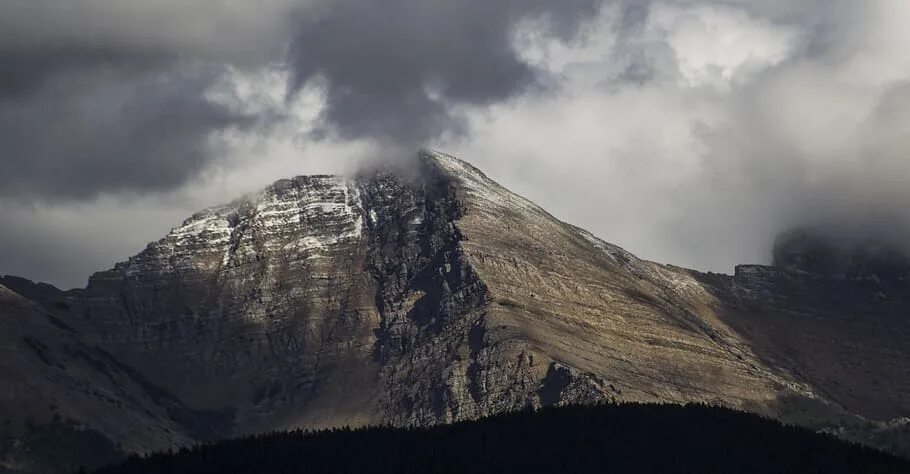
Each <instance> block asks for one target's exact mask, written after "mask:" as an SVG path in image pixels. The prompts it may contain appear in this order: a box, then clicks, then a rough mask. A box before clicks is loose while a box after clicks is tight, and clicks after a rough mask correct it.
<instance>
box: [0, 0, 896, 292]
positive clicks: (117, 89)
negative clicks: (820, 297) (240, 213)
mask: <svg viewBox="0 0 910 474" xmlns="http://www.w3.org/2000/svg"><path fill="white" fill-rule="evenodd" d="M420 148H432V149H437V150H440V151H444V152H447V153H450V154H454V155H456V156H458V157H460V158H463V159H465V160H468V161H470V162H471V163H473V164H474V165H475V166H477V167H479V168H481V169H483V170H484V171H485V172H487V174H488V175H490V176H491V177H493V178H494V179H496V180H497V181H499V182H500V183H501V184H503V185H505V186H507V187H509V188H511V189H512V190H514V191H516V192H518V193H520V194H523V195H525V196H526V197H528V198H530V199H532V200H534V201H535V202H537V203H538V204H540V205H541V206H543V207H544V208H545V209H547V210H549V211H550V212H551V213H552V214H554V215H556V216H557V217H559V218H560V219H563V220H565V221H568V222H570V223H572V224H575V225H579V226H581V227H584V228H586V229H589V230H590V231H592V232H594V233H595V234H596V235H598V236H600V237H602V238H604V239H605V240H608V241H610V242H613V243H616V244H618V245H621V246H623V247H625V248H626V249H628V250H630V251H632V252H634V253H636V254H638V255H639V256H642V257H644V258H648V259H651V260H656V261H660V262H664V263H672V264H676V265H681V266H687V267H691V268H696V269H700V270H711V271H718V272H724V273H730V272H732V271H733V266H734V265H736V264H738V263H767V262H769V261H770V250H771V247H772V243H773V241H774V238H775V236H776V235H778V234H779V233H780V232H782V231H785V230H788V229H790V228H793V227H805V226H812V227H818V228H822V229H826V231H828V232H830V233H832V234H836V235H838V236H846V237H845V238H860V237H869V236H871V237H874V238H877V239H883V240H887V241H889V242H891V243H894V244H896V245H898V246H903V247H902V248H906V247H907V246H910V236H908V232H907V230H908V229H910V206H908V205H907V204H908V203H910V185H908V184H910V157H908V156H907V153H908V150H910V2H908V1H906V0H865V1H862V2H857V1H855V0H825V1H822V0H749V1H746V0H724V1H720V0H718V1H688V0H498V1H496V2H490V1H488V0H444V1H443V0H384V1H382V2H378V1H374V2H368V1H359V0H256V1H251V0H160V1H156V2H147V1H139V0H122V1H119V2H110V1H103V0H68V1H66V2H60V1H57V0H6V1H4V2H2V3H0V274H15V275H21V276H25V277H28V278H32V279H35V280H40V281H48V282H51V283H54V284H56V285H58V286H61V287H64V288H71V287H82V286H84V285H85V283H86V281H87V278H88V276H89V275H90V274H91V273H92V272H94V271H99V270H103V269H105V268H110V267H111V266H113V264H114V263H115V262H117V261H121V260H124V259H126V258H128V257H129V256H130V255H133V254H135V253H137V252H139V251H140V250H142V248H144V246H145V245H146V244H147V243H148V242H150V241H153V240H156V239H158V238H161V237H162V236H163V235H165V234H166V233H167V231H168V230H169V229H170V228H172V227H174V226H176V225H178V224H179V223H180V222H181V221H182V220H183V219H185V218H186V217H188V216H189V215H191V214H192V213H194V212H195V211H197V210H199V209H201V208H203V207H206V206H210V205H216V204H219V203H224V202H228V201H231V200H233V199H234V198H236V197H238V196H240V195H242V194H244V193H247V192H251V191H254V190H256V189H259V188H261V187H263V186H265V185H267V184H268V183H271V182H272V181H275V180H277V179H280V178H283V177H288V176H294V175H300V174H309V173H349V172H351V171H352V170H355V169H356V168H357V166H358V164H359V163H362V162H363V161H364V160H375V159H380V160H403V159H408V158H409V157H412V156H413V155H414V154H415V153H416V151H417V150H418V149H420Z"/></svg>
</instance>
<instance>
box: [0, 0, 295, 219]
mask: <svg viewBox="0 0 910 474" xmlns="http://www.w3.org/2000/svg"><path fill="white" fill-rule="evenodd" d="M262 5H264V6H267V7H268V8H265V9H264V10H258V9H257V7H255V6H253V5H246V4H245V2H243V4H233V3H232V4H227V3H225V2H222V1H219V0H187V1H176V0H173V1H172V0H164V1H159V2H154V3H152V2H128V1H125V2H116V3H107V2H97V1H94V0H71V1H68V2H66V5H63V4H59V3H57V2H47V1H43V0H28V1H26V0H10V1H9V2H3V3H2V4H0V197H7V198H10V197H27V198H29V199H48V200H54V201H60V200H67V199H86V198H92V197H94V196H97V195H99V194H102V193H117V192H128V193H145V192H162V191H170V190H173V189H175V188H177V187H179V186H180V185H183V184H184V183H186V182H187V180H189V179H192V178H193V177H195V176H197V175H198V173H199V172H200V171H201V170H203V169H204V168H205V167H206V166H207V165H208V164H210V163H212V162H214V161H215V160H216V159H217V158H218V155H219V150H218V149H217V147H213V146H212V140H211V138H212V136H213V134H217V133H220V132H223V131H226V130H230V129H232V128H236V127H248V126H250V125H251V124H253V123H254V122H257V121H258V118H254V117H248V116H245V115H243V114H239V113H236V112H234V111H231V110H228V108H227V107H225V106H224V105H223V104H218V103H215V102H213V101H211V100H209V99H208V98H207V97H206V92H207V91H208V90H209V89H210V88H211V87H212V86H213V84H215V83H216V82H217V81H218V80H219V78H220V77H222V73H223V71H225V70H226V68H227V67H228V66H229V65H237V66H239V67H258V66H261V65H262V64H266V63H268V62H269V61H274V60H276V59H280V55H279V54H278V53H279V52H280V46H281V45H282V44H283V42H285V41H286V39H285V38H282V35H286V33H285V32H284V30H283V26H282V25H283V24H284V23H283V22H284V20H282V19H281V18H283V17H284V16H285V15H283V13H284V12H286V11H288V9H289V8H290V3H289V2H287V1H284V0H265V1H264V3H262V4H261V6H262Z"/></svg>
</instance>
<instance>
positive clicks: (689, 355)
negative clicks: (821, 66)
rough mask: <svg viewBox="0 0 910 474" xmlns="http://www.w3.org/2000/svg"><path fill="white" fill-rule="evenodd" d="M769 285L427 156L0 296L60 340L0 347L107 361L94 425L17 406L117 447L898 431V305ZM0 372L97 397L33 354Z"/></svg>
mask: <svg viewBox="0 0 910 474" xmlns="http://www.w3.org/2000/svg"><path fill="white" fill-rule="evenodd" d="M788 268H789V267H782V268H773V267H740V268H739V269H738V270H737V274H736V275H735V276H732V277H730V276H723V275H703V274H699V273H697V272H693V271H689V270H685V269H680V268H676V267H670V266H665V265H660V264H657V263H653V262H647V261H643V260H640V259H638V258H636V257H635V256H633V255H631V254H629V253H628V252H626V251H624V250H622V249H620V248H618V247H615V246H613V245H610V244H608V243H606V242H603V241H601V240H599V239H597V238H596V237H594V236H592V235H591V234H589V233H587V232H585V231H583V230H581V229H578V228H576V227H573V226H570V225H568V224H565V223H563V222H560V221H559V220H557V219H555V218H553V217H552V216H550V215H549V214H547V213H546V212H545V211H544V210H542V209H540V208H539V207H537V206H536V205H534V204H533V203H531V202H529V201H527V200H526V199H524V198H522V197H520V196H517V195H515V194H513V193H511V192H509V191H508V190H506V189H504V188H502V187H501V186H499V185H498V184H496V183H495V182H493V181H492V180H490V179H489V178H487V177H486V176H485V175H484V174H483V173H482V172H480V171H479V170H477V169H475V168H473V167H471V166H470V165H469V164H467V163H465V162H463V161H460V160H457V159H455V158H453V157H450V156H447V155H444V154H440V153H433V152H426V153H422V154H421V156H420V159H419V160H418V161H416V162H415V163H414V169H411V170H407V171H405V170H403V169H384V170H372V171H365V172H363V173H361V174H360V175H358V176H355V177H351V178H341V177H331V176H311V177H298V178H294V179H290V180H282V181H279V182H276V183H275V184H273V185H272V186H270V187H269V188H267V189H266V190H264V191H263V192H261V193H258V194H255V195H251V196H246V197H244V198H242V199H239V200H237V201H235V202H233V203H231V204H229V205H226V206H221V207H216V208H212V209H208V210H205V211H202V212H200V213H198V214H196V215H194V216H192V217H191V218H189V219H187V220H186V221H185V222H184V223H183V224H182V225H181V226H179V227H177V228H175V229H174V230H172V231H171V232H170V233H169V234H168V235H167V236H166V237H165V238H163V239H162V240H160V241H158V242H155V243H152V244H150V245H149V246H148V248H146V249H145V250H144V251H142V252H141V253H139V254H138V255H137V256H135V257H133V258H131V259H130V260H129V261H127V262H123V263H120V264H117V265H116V266H115V267H114V268H113V269H112V270H109V271H106V272H101V273H98V274H96V275H94V276H93V277H92V278H91V280H90V283H89V286H88V287H87V288H86V289H85V290H79V291H73V292H60V291H58V290H56V289H53V288H51V287H47V286H40V285H35V284H32V283H31V282H27V281H24V280H21V279H14V278H4V279H2V280H0V283H2V284H4V285H6V286H8V287H9V289H11V290H12V291H9V290H6V291H7V297H8V298H14V299H15V300H16V301H18V302H20V303H17V304H16V305H12V303H6V304H4V305H3V308H5V310H0V322H2V323H4V324H12V323H10V321H13V320H14V319H13V318H26V319H29V320H35V321H43V319H41V318H45V319H46V320H48V321H51V319H47V318H53V319H52V320H53V321H60V322H61V323H62V324H65V325H66V327H67V328H69V329H68V330H66V331H62V330H60V329H59V328H58V329H54V331H57V333H60V334H57V335H53V336H51V335H48V333H47V331H48V330H49V329H47V328H48V327H50V326H47V324H45V323H42V324H43V325H44V326H42V327H44V328H45V329H41V328H30V329H28V328H26V329H23V330H22V331H19V332H15V333H13V332H9V333H7V332H4V333H2V334H0V343H2V344H3V346H2V347H4V348H6V349H7V350H8V351H9V352H12V353H17V354H18V353H20V352H21V353H23V354H28V353H29V352H28V350H27V348H26V346H27V345H28V343H27V342H24V341H26V340H36V341H39V342H41V343H43V344H46V345H48V346H49V347H50V345H51V342H46V341H52V342H53V341H57V340H58V339H60V338H63V339H61V340H66V341H70V342H61V343H58V342H53V344H63V345H67V344H81V345H83V346H85V347H91V348H92V351H98V352H97V353H98V354H101V353H103V354H105V355H104V356H103V357H104V359H103V360H109V361H111V362H110V364H116V367H117V369H116V371H119V372H116V373H117V375H115V376H112V377H109V378H108V379H107V380H109V381H106V382H104V383H106V384H108V385H110V386H111V389H110V390H111V391H115V390H121V391H123V390H125V391H126V392H125V393H126V394H128V395H129V396H128V397H127V398H129V402H126V401H116V402H110V403H115V404H116V405H117V406H118V410H120V412H116V413H115V414H112V415H111V416H109V417H106V420H105V421H103V422H102V421H99V419H98V417H97V416H96V413H97V411H93V410H97V409H99V407H103V406H106V405H105V404H106V403H108V401H106V399H105V398H104V397H103V396H101V395H98V394H93V393H91V392H89V393H87V394H83V392H80V391H79V390H76V389H75V388H73V387H72V386H70V385H66V386H59V385H53V386H51V385H49V386H47V387H44V388H42V389H41V390H39V391H37V392H35V396H34V397H29V398H30V399H32V401H35V403H37V404H36V405H35V406H40V404H41V403H45V402H47V401H49V400H51V399H55V400H56V399H57V398H64V399H70V398H72V399H76V398H78V397H84V398H85V401H84V402H80V403H81V405H78V406H76V405H73V407H72V408H71V409H68V410H66V411H65V412H64V413H63V414H62V415H61V419H66V420H68V422H71V423H72V424H74V426H78V427H79V429H81V430H92V431H93V432H95V433H98V436H99V437H100V438H101V439H106V440H110V441H111V442H112V443H117V444H119V445H120V448H121V449H120V450H121V451H124V452H137V451H138V452H142V451H147V450H150V449H160V448H161V447H163V446H177V445H181V444H185V443H190V442H193V441H198V440H204V439H209V438H213V437H225V436H231V435H238V434H247V433H255V432H262V431H268V430H275V429H285V428H292V427H300V426H306V427H322V426H333V425H345V424H347V425H357V424H366V423H380V422H388V423H394V424H401V425H409V424H431V423H439V422H451V421H456V420H462V419H470V418H475V417H478V416H483V415H487V414H491V413H497V412H501V411H506V410H514V409H521V408H525V407H534V406H542V405H553V404H567V403H576V402H593V401H663V402H677V403H683V402H692V401H698V402H708V403H716V404H722V405H726V406H731V407H735V408H740V409H745V410H750V411H757V412H760V413H764V414H768V415H773V416H777V417H781V418H784V419H787V420H791V421H796V422H800V423H804V424H810V425H812V426H813V427H817V428H819V429H840V428H843V427H845V426H847V427H848V428H849V429H854V428H855V430H859V431H862V430H866V431H863V432H868V429H872V428H875V426H876V425H874V423H873V422H872V421H867V420H866V419H867V418H868V419H873V420H875V419H880V420H883V421H884V420H887V419H891V418H895V417H898V416H903V415H906V414H907V413H908V411H910V408H908V407H910V387H908V386H906V383H907V380H910V376H908V375H910V374H907V370H908V367H910V354H908V347H907V343H906V341H908V340H910V337H908V336H910V334H908V326H910V323H908V318H906V317H905V316H904V317H901V314H905V310H906V308H907V306H906V304H905V303H904V302H905V301H906V300H904V299H898V298H899V296H898V295H899V293H896V292H894V291H889V292H888V293H887V294H885V295H884V296H877V295H873V296H869V298H871V299H868V301H867V299H864V298H865V297H866V296H868V295H867V294H866V293H867V291H866V289H856V290H855V291H857V292H859V293H861V294H862V295H864V296H863V298H859V297H857V298H853V297H850V298H852V299H850V300H849V302H848V303H844V302H843V301H840V302H838V303H837V304H832V303H831V302H830V301H829V296H828V295H830V291H831V290H830V289H831V288H832V286H830V281H829V280H830V277H829V276H826V277H824V278H822V279H815V278H814V277H806V276H805V275H804V274H803V273H799V272H795V271H794V270H792V269H788ZM825 278H827V279H825ZM864 281H865V280H864ZM842 283H843V285H845V286H844V287H849V288H852V289H855V288H859V287H857V285H856V282H855V281H852V280H849V281H846V280H845V281H844V282H842ZM834 288H837V289H838V290H837V291H838V294H841V293H842V291H841V289H842V288H841V287H840V286H835V287H834ZM888 288H891V287H888ZM851 291H852V290H851ZM851 294H852V293H851ZM903 294H906V293H903ZM902 297H903V296H900V298H902ZM26 298H27V299H28V300H27V299H26ZM843 298H847V297H846V296H844V297H843ZM29 300H30V301H29ZM10 301H12V300H10ZM13 306H15V307H17V308H18V307H23V308H25V307H27V308H30V309H27V310H21V309H17V310H15V311H13V310H11V309H9V308H12V307H13ZM859 308H862V317H860V316H858V313H857V311H860V309H859ZM25 313H28V314H30V316H26V315H25ZM39 313H40V314H42V315H44V316H42V317H38V316H35V315H34V314H39ZM879 313H886V314H885V315H884V316H882V315H881V314H879ZM831 321H833V322H831ZM51 326H53V325H51ZM61 331H62V332H61ZM826 331H827V332H826ZM64 333H65V334H64ZM55 334H56V333H55ZM23 344H25V345H26V346H23ZM55 347H56V346H55ZM826 351H827V352H826ZM30 353H32V354H36V353H35V351H34V350H31V352H30ZM819 353H821V354H823V355H822V356H821V357H818V356H817V354H819ZM98 357H101V356H98ZM86 363H88V362H86ZM88 364H89V366H93V364H91V363H88ZM8 365H9V366H10V367H13V368H14V369H15V370H16V371H18V372H16V373H18V374H20V375H18V377H20V379H31V378H32V377H45V375H43V374H45V373H51V372H53V373H57V372H60V371H62V372H60V374H58V375H55V377H58V379H59V377H65V378H68V380H69V379H72V380H82V381H83V383H88V384H92V383H94V382H92V380H93V379H91V378H90V376H89V375H85V374H84V373H83V372H84V371H82V369H77V368H75V366H74V368H72V369H71V368H70V367H69V366H67V368H60V367H58V366H57V365H55V363H54V362H53V361H51V359H48V360H44V359H42V358H41V357H40V356H37V355H35V357H32V358H31V359H30V360H29V361H28V363H27V364H26V362H9V363H8ZM94 365H97V364H94ZM86 370H88V369H86ZM108 372H110V373H114V372H115V369H111V370H108ZM6 373H7V372H4V374H6ZM8 373H11V374H12V373H13V372H10V371H8ZM29 374H32V375H29ZM39 374H42V375H39ZM13 376H14V375H3V380H9V377H13ZM73 383H75V382H73ZM124 387H127V388H124ZM129 387H132V388H129ZM156 397H157V398H156ZM9 400H11V401H12V402H15V403H20V402H22V397H17V396H12V397H11V398H9ZM80 400H81V399H80ZM12 402H11V403H10V404H6V403H4V405H3V406H2V407H0V423H3V422H4V420H6V419H14V418H16V416H14V414H13V412H14V411H16V409H15V403H12ZM22 403H24V402H22ZM30 403H31V402H30ZM876 407H880V408H876ZM881 407H884V408H881ZM35 413H44V412H42V410H41V409H36V411H35ZM143 417H144V418H143ZM45 418H46V417H45ZM35 419H36V421H35V422H34V423H36V424H37V425H36V426H50V425H49V422H48V420H46V419H42V418H41V417H36V418H35ZM144 419H149V420H153V422H142V423H143V424H142V426H144V427H145V428H144V429H143V430H128V429H127V427H129V426H132V425H134V424H136V423H139V422H138V421H137V420H144ZM892 424H893V423H892ZM898 424H899V423H898ZM848 425H849V426H848ZM883 426H884V425H883ZM889 426H891V425H889ZM870 427H871V428H870ZM867 428H868V429H867ZM125 431H128V432H129V433H128V434H127V433H125ZM859 431H857V432H859ZM10 433H14V431H10ZM15 433H19V431H15ZM852 433H853V431H851V432H850V433H847V435H850V436H853V434H852ZM16 436H20V435H18V434H16V435H15V436H14V437H16ZM15 439H17V440H18V439H20V438H15ZM889 439H890V438H889ZM20 441H21V440H20ZM13 444H15V443H13ZM11 446H12V444H11ZM19 446H22V443H20V444H19ZM17 449H18V450H17ZM8 452H9V453H18V454H15V455H20V454H22V452H23V451H22V449H19V448H15V449H14V448H9V450H8ZM4 456H7V459H11V458H9V456H13V454H4ZM12 465H13V464H11V463H10V462H7V466H12ZM14 467H15V466H14Z"/></svg>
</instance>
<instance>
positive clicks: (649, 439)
mask: <svg viewBox="0 0 910 474" xmlns="http://www.w3.org/2000/svg"><path fill="white" fill-rule="evenodd" d="M348 453H356V455H353V456H352V455H349V454H348ZM908 471H910V461H908V460H905V459H899V458H896V457H893V456H889V455H886V454H884V453H881V452H878V451H874V450H872V449H868V448H865V449H864V448H861V447H859V446H856V445H852V444H848V443H845V442H843V441H840V440H837V439H836V438H833V437H831V436H825V435H819V434H816V433H812V432H811V431H807V430H804V429H800V428H796V427H792V426H782V425H780V424H779V423H777V422H775V421H772V420H769V419H765V418H760V417H758V416H756V415H751V414H746V413H743V412H736V411H733V410H729V409H725V408H719V407H706V406H697V405H696V406H693V405H687V406H681V405H638V404H632V405H625V404H619V405H606V406H570V407H560V408H553V407H549V408H543V409H540V410H537V411H522V412H513V413H509V414H504V415H497V416H494V417H489V418H483V419H481V420H477V421H468V422H461V423H457V424H454V425H435V426H433V427H428V428H390V427H374V428H362V429H358V430H351V429H347V428H341V429H334V430H331V431H318V432H309V433H307V432H301V431H294V432H286V433H272V434H268V435H262V436H256V437H248V438H243V439H237V440H229V441H222V442H219V443H216V444H214V445H211V446H200V447H194V448H192V449H186V450H181V451H180V452H177V453H165V454H158V455H153V456H151V457H149V458H145V459H142V458H133V459H130V460H128V461H127V462H125V463H123V464H121V465H118V466H111V467H107V468H103V469H101V470H100V471H98V472H97V473H96V474H162V473H167V474H183V473H186V474H208V473H211V474H220V473H224V472H230V473H233V474H259V473H262V472H269V473H298V472H306V473H339V472H356V473H361V474H368V473H374V474H393V473H394V474H408V473H414V474H431V473H456V472H457V473H463V474H468V473H489V472H496V473H522V474H523V473H528V472H559V473H593V472H621V473H624V474H633V473H642V474H644V473H649V474H650V473H668V472H675V473H685V472H690V473H699V474H710V473H723V474H734V473H738V474H745V473H754V474H766V473H770V472H775V473H794V474H797V473H798V474H803V473H807V472H824V473H826V474H836V473H845V474H846V473H850V474H853V473H857V472H874V473H877V474H885V473H895V474H897V473H906V472H908Z"/></svg>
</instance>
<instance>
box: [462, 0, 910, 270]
mask: <svg viewBox="0 0 910 474" xmlns="http://www.w3.org/2000/svg"><path fill="white" fill-rule="evenodd" d="M908 9H910V4H907V3H906V2H899V1H885V0H882V1H874V2H864V3H863V4H862V5H859V4H856V3H854V2H846V1H835V2H810V1H805V2H688V1H687V2H683V1H671V0H665V1H654V2H647V3H645V2H611V3H608V4H607V5H606V7H605V8H604V9H603V10H602V13H601V15H602V16H601V17H600V18H599V19H598V20H596V21H594V22H592V23H591V24H590V25H592V27H591V28H590V29H589V30H588V31H585V32H584V34H583V35H582V37H580V38H578V39H577V40H576V41H575V42H574V43H572V42H570V43H566V42H565V41H562V40H560V39H558V38H553V37H548V36H547V35H542V34H540V33H539V32H536V31H531V33H530V34H527V33H524V34H519V35H518V38H517V44H519V45H520V46H521V51H522V53H523V54H524V55H525V57H526V58H528V60H529V61H531V62H532V63H536V65H537V66H538V67H540V68H542V69H546V70H548V71H550V72H551V74H552V75H553V76H554V77H555V78H556V79H555V80H556V81H557V82H558V84H559V88H558V89H557V90H556V91H553V92H550V93H548V94H543V95H523V96H520V97H516V98H513V99H511V100H509V101H507V102H505V103H502V104H497V105H494V106H493V107H489V108H475V109H473V110H471V111H470V112H469V116H470V127H469V131H470V135H469V137H470V138H469V139H465V140H453V141H451V142H450V143H448V144H447V146H448V147H450V148H451V149H452V150H454V151H456V152H457V153H459V154H461V155H463V156H467V157H476V161H478V163H477V164H478V166H481V167H482V168H485V169H487V170H489V171H490V174H491V175H493V176H495V177H498V178H499V179H501V181H503V182H504V183H505V184H507V185H511V186H512V187H513V188H516V189H518V190H519V191H520V192H522V193H523V194H525V195H527V196H529V197H531V198H532V199H534V200H536V201H537V202H539V203H541V204H542V205H544V206H545V207H547V208H549V209H551V210H553V211H554V213H555V214H556V215H558V216H561V217H563V218H565V219H567V220H569V221H571V222H573V223H576V224H579V225H582V226H583V227H587V228H589V229H591V230H593V231H595V232H596V233H597V234H598V235H600V236H602V237H604V238H606V239H607V240H610V241H614V242H617V243H619V244H621V245H624V246H626V247H627V248H629V249H630V250H632V251H634V252H637V253H639V254H641V255H643V256H645V257H647V258H651V259H655V260H658V261H663V262H671V263H676V264H681V265H686V266H690V267H695V268H700V269H710V270H716V271H723V272H729V271H731V270H732V267H733V265H735V264H737V263H743V262H759V263H761V262H768V261H770V251H771V243H772V242H773V239H774V236H775V235H777V234H778V233H779V232H781V231H784V230H787V229H789V228H791V227H796V226H823V227H824V228H825V229H827V230H828V231H829V232H833V233H839V234H844V235H851V236H853V238H861V237H868V236H874V237H876V238H879V239H882V238H885V239H887V240H889V241H892V242H897V243H899V245H901V246H902V247H904V248H907V247H910V245H908V242H910V238H908V237H910V235H908V233H907V232H906V230H907V229H908V223H910V211H908V210H907V208H906V206H905V203H907V202H910V201H908V199H910V191H907V186H906V184H905V183H906V182H907V180H908V179H910V160H907V159H906V158H905V153H904V152H903V151H902V150H906V149H907V148H906V146H907V145H908V144H910V143H907V141H908V137H910V133H908V132H910V129H908V125H907V124H908V123H910V122H908V121H907V113H908V112H907V111H908V110H910V108H908V107H907V105H908V104H907V102H906V95H907V85H906V84H907V81H908V80H910V62H908V61H907V58H908V50H907V49H906V48H905V47H904V46H905V45H906V44H908V42H910V33H908V32H907V30H906V28H901V27H900V26H899V25H900V23H901V21H902V20H901V19H902V18H907V14H908ZM529 37H530V38H531V39H532V40H533V41H529V40H528V38H529Z"/></svg>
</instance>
